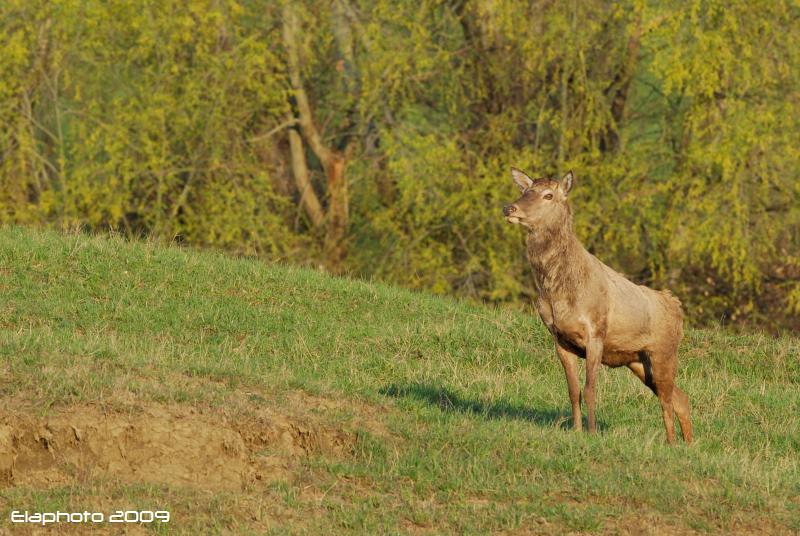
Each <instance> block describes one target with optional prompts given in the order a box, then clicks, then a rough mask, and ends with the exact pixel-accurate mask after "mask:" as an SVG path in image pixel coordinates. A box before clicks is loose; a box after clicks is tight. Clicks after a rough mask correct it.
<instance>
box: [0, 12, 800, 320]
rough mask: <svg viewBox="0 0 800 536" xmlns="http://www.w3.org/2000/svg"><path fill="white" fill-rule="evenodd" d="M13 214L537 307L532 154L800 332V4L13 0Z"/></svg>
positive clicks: (5, 59) (739, 298)
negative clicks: (517, 210) (522, 187)
mask: <svg viewBox="0 0 800 536" xmlns="http://www.w3.org/2000/svg"><path fill="white" fill-rule="evenodd" d="M0 50H2V53H0V223H14V224H25V225H35V226H51V227H60V228H66V229H74V228H76V227H78V228H82V229H85V230H88V231H90V232H105V231H108V230H113V231H116V232H120V233H124V234H125V235H128V236H131V237H140V236H148V237H154V238H155V239H158V240H166V241H169V240H176V239H177V240H179V241H181V242H183V243H186V244H189V245H192V246H197V247H212V248H220V249H224V250H228V251H231V252H234V253H237V254H243V255H253V256H259V257H262V258H264V259H267V260H271V261H281V262H290V263H297V264H310V265H314V266H322V267H324V268H325V269H327V270H329V271H332V272H336V273H343V274H350V275H353V276H357V277H367V278H376V279H381V280H386V281H390V282H393V283H397V284H400V285H403V286H406V287H412V288H423V289H428V290H431V291H433V292H436V293H442V294H452V295H458V296H462V297H468V298H471V299H476V300H483V301H485V302H490V303H498V304H511V305H512V306H520V307H527V306H528V304H529V303H530V298H531V296H532V295H533V293H534V291H533V290H532V284H531V280H530V275H529V269H528V266H527V262H526V260H525V258H524V247H523V241H524V237H523V233H522V232H521V230H520V229H519V228H518V227H512V226H510V225H508V224H507V223H505V221H504V220H503V218H502V217H501V212H500V208H501V206H502V205H503V204H504V203H506V202H508V201H511V200H513V199H515V198H516V196H517V195H518V192H517V190H516V188H515V187H514V186H513V184H512V182H511V180H510V175H509V168H510V166H512V165H514V166H517V167H521V168H523V169H525V170H526V171H528V172H530V174H531V175H533V176H553V175H556V174H559V173H563V172H564V171H566V170H567V169H573V170H574V172H575V175H576V188H575V190H574V192H573V194H572V204H573V209H574V213H575V218H576V230H577V232H578V234H579V236H580V238H581V239H582V241H583V242H584V244H585V245H586V246H587V248H588V249H589V250H590V251H592V252H593V253H595V254H596V255H598V256H599V257H600V258H601V259H603V260H604V261H605V262H606V263H608V264H610V265H611V266H613V267H614V268H616V269H618V270H620V271H622V272H624V273H626V274H628V275H629V276H630V277H632V278H633V279H634V280H636V281H637V282H640V283H645V284H648V285H652V286H655V287H657V288H662V287H669V288H670V289H672V290H673V292H674V293H675V294H677V295H678V296H679V297H680V298H681V300H682V301H683V302H684V304H685V308H686V311H687V313H688V316H689V319H690V320H691V321H692V322H693V323H694V324H696V325H704V324H706V325H707V324H719V323H720V322H722V323H724V324H726V325H734V326H738V327H759V328H767V329H770V330H780V329H792V328H795V329H797V328H800V320H798V316H799V315H800V143H799V142H800V3H798V2H797V1H789V0H761V1H750V0H728V1H711V0H688V1H677V0H676V1H672V0H666V1H660V2H657V1H647V0H628V1H621V2H610V1H596V0H586V1H577V0H570V1H552V0H549V1H548V0H538V1H529V2H519V1H515V2H511V1H502V0H450V1H443V0H413V1H408V0H319V1H317V0H308V1H299V0H298V1H288V2H287V1H257V0H240V1H233V0H158V1H147V0H4V1H3V2H2V4H1V5H0Z"/></svg>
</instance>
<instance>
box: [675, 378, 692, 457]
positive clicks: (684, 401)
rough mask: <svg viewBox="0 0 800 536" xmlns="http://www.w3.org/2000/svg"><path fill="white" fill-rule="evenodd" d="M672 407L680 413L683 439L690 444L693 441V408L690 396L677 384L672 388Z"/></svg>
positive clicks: (679, 419) (679, 418)
mask: <svg viewBox="0 0 800 536" xmlns="http://www.w3.org/2000/svg"><path fill="white" fill-rule="evenodd" d="M672 407H673V408H675V413H677V414H678V421H679V422H680V423H681V435H683V440H684V441H686V444H687V445H689V444H691V443H692V417H691V412H692V410H691V407H690V405H689V397H688V396H686V393H684V392H683V391H681V390H680V389H679V388H678V386H677V385H676V386H674V387H673V389H672Z"/></svg>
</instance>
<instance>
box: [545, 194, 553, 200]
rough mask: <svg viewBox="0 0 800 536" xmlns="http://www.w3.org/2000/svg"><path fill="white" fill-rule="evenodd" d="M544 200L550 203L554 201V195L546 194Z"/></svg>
mask: <svg viewBox="0 0 800 536" xmlns="http://www.w3.org/2000/svg"><path fill="white" fill-rule="evenodd" d="M544 198H545V199H547V200H548V201H550V200H551V199H553V194H544Z"/></svg>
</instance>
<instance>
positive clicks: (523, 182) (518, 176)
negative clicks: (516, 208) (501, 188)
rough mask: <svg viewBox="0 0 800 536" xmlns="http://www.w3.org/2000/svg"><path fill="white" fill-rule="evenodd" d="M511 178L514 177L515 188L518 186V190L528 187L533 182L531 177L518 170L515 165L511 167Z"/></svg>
mask: <svg viewBox="0 0 800 536" xmlns="http://www.w3.org/2000/svg"><path fill="white" fill-rule="evenodd" d="M511 178H512V179H514V182H515V183H516V185H517V188H519V189H520V191H522V192H524V191H525V190H527V189H528V188H530V187H531V185H532V184H533V179H531V178H530V177H528V176H527V175H525V173H523V172H522V171H520V170H518V169H517V168H515V167H512V168H511Z"/></svg>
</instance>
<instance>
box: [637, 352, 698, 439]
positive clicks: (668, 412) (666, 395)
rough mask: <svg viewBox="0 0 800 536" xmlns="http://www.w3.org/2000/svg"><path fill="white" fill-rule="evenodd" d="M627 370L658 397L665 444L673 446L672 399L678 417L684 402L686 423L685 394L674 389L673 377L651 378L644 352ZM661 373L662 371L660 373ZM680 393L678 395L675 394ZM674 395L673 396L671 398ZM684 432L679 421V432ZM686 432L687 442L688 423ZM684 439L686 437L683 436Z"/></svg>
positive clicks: (687, 401)
mask: <svg viewBox="0 0 800 536" xmlns="http://www.w3.org/2000/svg"><path fill="white" fill-rule="evenodd" d="M628 368H629V369H631V371H632V372H633V373H634V374H636V377H637V378H639V379H640V380H642V383H644V384H645V385H646V386H647V387H649V388H650V390H651V391H653V393H654V394H655V395H656V396H657V397H658V401H659V402H660V403H661V412H662V415H663V418H664V428H665V429H666V432H667V443H669V444H674V443H675V412H674V410H673V399H675V400H676V401H677V405H678V406H680V409H679V410H678V412H679V415H680V414H681V412H683V410H684V406H683V405H681V404H682V402H684V401H685V404H686V406H685V409H686V413H685V415H686V417H687V422H688V404H689V400H688V398H685V397H686V394H685V393H683V391H680V389H678V388H677V387H675V381H674V376H673V377H666V378H658V377H656V378H654V377H653V365H652V361H651V359H650V356H649V355H647V353H645V352H640V353H639V361H634V362H633V363H630V364H628ZM662 372H663V371H662ZM677 392H680V395H679V394H677ZM673 395H675V396H673ZM681 395H683V397H684V398H685V400H684V399H681ZM683 430H684V426H683V421H682V420H681V431H683ZM687 430H688V431H689V440H691V423H690V422H689V424H688V428H687ZM684 439H686V436H685V435H684Z"/></svg>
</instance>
